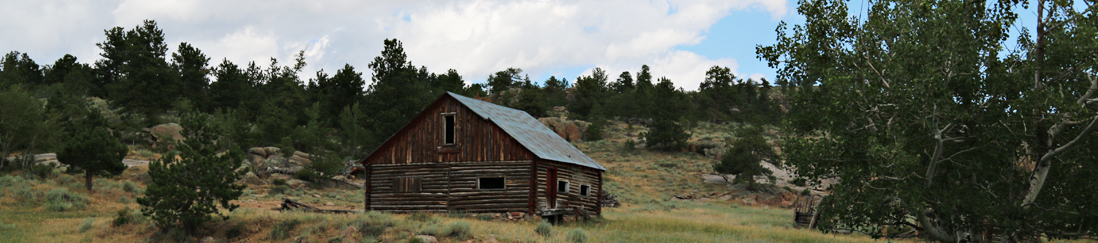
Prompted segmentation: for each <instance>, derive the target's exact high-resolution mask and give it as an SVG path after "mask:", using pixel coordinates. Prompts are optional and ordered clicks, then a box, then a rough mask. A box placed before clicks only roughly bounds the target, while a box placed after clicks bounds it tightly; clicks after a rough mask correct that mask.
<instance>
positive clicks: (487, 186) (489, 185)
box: [477, 177, 506, 190]
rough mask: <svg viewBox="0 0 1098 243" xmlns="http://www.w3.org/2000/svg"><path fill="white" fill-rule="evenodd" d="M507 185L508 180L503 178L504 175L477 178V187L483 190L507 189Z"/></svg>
mask: <svg viewBox="0 0 1098 243" xmlns="http://www.w3.org/2000/svg"><path fill="white" fill-rule="evenodd" d="M505 185H506V181H505V180H504V179H503V177H492V178H478V179H477V189H481V190H494V189H506V188H505Z"/></svg>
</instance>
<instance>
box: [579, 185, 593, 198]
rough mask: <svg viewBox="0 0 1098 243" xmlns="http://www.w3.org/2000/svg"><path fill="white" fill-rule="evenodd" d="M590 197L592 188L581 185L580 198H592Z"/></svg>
mask: <svg viewBox="0 0 1098 243" xmlns="http://www.w3.org/2000/svg"><path fill="white" fill-rule="evenodd" d="M590 195H591V186H590V185H580V196H590Z"/></svg>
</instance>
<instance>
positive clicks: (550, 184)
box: [545, 167, 557, 209]
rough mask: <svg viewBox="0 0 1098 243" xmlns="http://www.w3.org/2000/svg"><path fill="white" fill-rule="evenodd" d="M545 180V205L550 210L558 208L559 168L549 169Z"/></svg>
mask: <svg viewBox="0 0 1098 243" xmlns="http://www.w3.org/2000/svg"><path fill="white" fill-rule="evenodd" d="M546 177H547V178H545V192H546V193H548V195H546V196H545V201H546V202H545V204H546V206H547V207H548V208H549V209H556V208H557V168H553V167H549V169H548V172H547V173H546Z"/></svg>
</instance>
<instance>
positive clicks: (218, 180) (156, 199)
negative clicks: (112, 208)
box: [137, 114, 246, 233]
mask: <svg viewBox="0 0 1098 243" xmlns="http://www.w3.org/2000/svg"><path fill="white" fill-rule="evenodd" d="M207 120H208V116H207V115H204V114H187V115H185V117H184V120H183V122H182V125H183V127H184V128H185V130H184V132H185V133H186V139H185V140H183V142H181V143H179V144H177V145H176V149H177V150H178V155H179V157H180V158H181V159H176V155H177V154H174V153H169V154H167V155H165V156H163V157H161V158H160V159H158V160H156V161H153V162H152V163H149V179H150V180H151V182H150V183H149V184H148V187H147V188H146V189H145V196H144V197H140V198H138V199H137V203H138V204H141V212H142V213H144V214H145V215H147V216H149V217H151V219H152V220H153V221H155V222H156V224H157V225H158V226H159V227H161V228H171V227H177V226H182V227H183V229H184V230H185V231H186V232H188V233H193V232H195V229H197V227H198V226H200V225H202V223H204V222H207V221H210V220H212V219H213V216H214V215H216V216H220V217H222V218H223V219H228V218H229V217H228V215H224V214H222V213H221V211H220V210H218V207H220V208H223V209H227V210H228V211H232V210H234V209H236V208H237V207H238V206H239V205H235V204H232V203H230V202H231V201H232V200H236V199H237V198H239V197H240V195H242V194H243V190H244V188H245V187H246V186H245V185H239V184H235V182H236V181H237V180H238V179H239V178H240V177H241V176H243V175H244V173H245V171H236V170H235V169H236V168H238V167H240V165H241V161H242V160H243V156H242V154H241V152H239V151H240V150H236V149H230V150H228V152H224V153H218V151H217V148H218V146H217V144H216V142H215V141H216V140H217V137H216V136H217V135H218V134H219V133H220V131H217V130H215V129H213V128H212V127H210V126H208V125H207Z"/></svg>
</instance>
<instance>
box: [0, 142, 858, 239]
mask: <svg viewBox="0 0 1098 243" xmlns="http://www.w3.org/2000/svg"><path fill="white" fill-rule="evenodd" d="M643 131H644V128H643V127H642V126H629V125H627V124H623V123H617V124H613V125H612V126H611V127H610V128H609V129H607V131H606V135H607V136H606V137H607V139H604V140H600V141H594V142H576V143H575V144H576V146H577V147H579V148H580V149H581V150H582V151H584V152H585V153H587V154H588V155H589V156H591V157H592V158H593V159H595V160H596V161H599V162H600V163H601V164H602V165H603V166H605V167H606V168H607V169H608V171H607V172H606V176H605V177H604V180H605V182H606V184H605V189H606V190H607V191H608V192H610V193H612V194H616V195H619V197H618V199H619V200H620V201H621V202H622V206H621V207H618V208H607V209H606V210H605V213H604V215H603V217H602V218H601V219H597V220H594V221H588V222H570V223H565V224H562V225H557V226H553V227H552V230H551V233H549V234H548V235H547V236H542V235H539V234H538V233H536V232H535V228H536V227H537V225H538V222H537V220H536V219H508V216H507V215H499V214H480V215H476V214H412V215H406V214H387V213H377V212H370V213H354V214H316V213H304V212H279V211H276V210H272V208H277V207H278V205H279V203H280V202H281V199H282V198H283V197H285V198H290V199H293V200H297V201H300V202H304V203H307V204H310V205H314V206H318V207H320V208H324V209H345V210H355V209H361V207H362V206H361V205H362V203H363V194H362V193H361V191H360V190H359V189H354V188H351V187H346V186H338V185H334V184H333V185H323V186H322V185H316V184H308V185H293V186H286V185H284V183H285V181H280V180H275V179H267V180H266V181H265V182H261V183H253V184H250V185H249V187H248V189H246V191H245V194H244V196H243V197H242V198H241V199H240V200H238V201H237V202H236V203H238V204H240V205H241V208H240V209H238V210H236V211H234V212H231V213H229V216H230V218H229V219H228V220H215V221H214V222H212V223H210V224H207V225H206V226H205V227H204V228H203V229H201V230H200V231H199V232H197V234H196V235H197V236H196V237H188V236H184V235H182V234H181V232H178V231H169V232H159V231H158V230H157V229H156V228H155V227H153V226H152V223H151V222H149V221H148V220H147V219H145V218H144V217H143V216H141V215H140V213H139V211H137V209H138V208H139V206H138V205H137V204H136V203H135V202H134V198H136V197H140V196H141V193H142V191H143V188H144V186H145V185H146V183H148V182H149V181H148V176H147V175H146V174H145V172H146V171H147V166H146V165H135V166H132V167H130V168H129V169H128V170H126V171H125V172H124V173H123V174H122V175H121V176H118V177H115V178H110V179H105V178H98V179H96V183H95V188H94V192H88V191H86V190H85V189H83V188H84V187H83V183H81V182H80V180H78V179H77V178H78V177H74V176H73V175H68V174H63V173H59V172H57V171H55V172H53V173H50V174H47V175H46V177H45V178H40V177H39V176H37V175H34V173H31V172H29V171H15V172H12V173H8V174H9V175H5V176H3V177H0V188H3V189H2V190H0V191H2V192H3V195H4V197H2V199H0V221H2V224H3V227H0V232H2V233H3V234H4V235H5V236H7V237H3V238H2V239H0V242H160V241H179V242H191V241H201V240H203V239H204V238H206V237H207V236H209V237H210V238H209V239H206V240H214V241H215V242H270V241H274V242H284V241H290V242H372V241H382V242H405V241H407V240H409V239H411V238H413V237H414V236H415V235H430V236H432V237H435V239H437V240H438V241H440V242H482V241H483V242H569V241H572V240H575V239H578V238H580V237H579V236H576V235H578V234H583V235H584V236H586V239H587V241H588V242H729V241H783V242H785V241H811V242H858V241H866V242H868V241H871V239H870V238H868V237H866V236H861V235H826V234H822V233H820V232H817V231H810V230H805V229H796V228H794V227H793V226H794V224H793V221H792V219H793V217H792V214H793V211H792V210H790V209H786V208H782V207H783V206H785V207H788V206H789V205H783V204H788V201H790V200H794V198H792V197H795V193H793V191H794V190H795V189H792V188H788V189H787V188H782V187H779V186H771V187H765V188H768V189H764V190H761V191H760V192H748V191H745V190H743V188H742V186H737V185H728V184H726V183H724V182H723V181H714V180H706V178H707V177H706V175H710V176H709V177H710V178H711V177H712V175H711V174H712V173H713V172H712V169H711V165H710V163H711V161H712V160H713V159H712V158H709V157H706V156H705V155H703V154H702V153H696V152H689V151H687V152H656V151H648V150H645V149H641V148H636V147H633V148H631V149H630V148H627V146H625V144H628V143H627V141H629V140H631V139H632V138H633V137H635V136H636V134H640V133H641V132H643ZM729 131H731V130H730V128H728V127H727V126H724V125H710V124H701V125H698V126H695V127H694V130H693V132H694V133H695V137H696V138H695V139H694V140H695V141H697V140H703V139H709V140H721V139H719V138H720V137H723V136H730V134H729ZM157 156H159V154H154V153H152V152H149V151H148V150H145V149H135V150H134V151H132V152H131V156H130V157H131V158H132V159H153V158H155V157H157ZM77 176H78V175H77ZM51 194H67V195H68V196H66V197H63V198H70V200H59V199H56V197H55V196H50V195H51ZM66 203H67V204H66ZM59 204H66V205H69V206H68V207H67V208H61V206H55V205H59ZM120 215H122V216H123V217H120ZM119 218H128V219H129V221H130V222H129V223H125V224H119V225H114V224H113V222H114V221H116V220H119ZM576 232H582V233H576ZM492 239H494V240H495V241H492Z"/></svg>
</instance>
